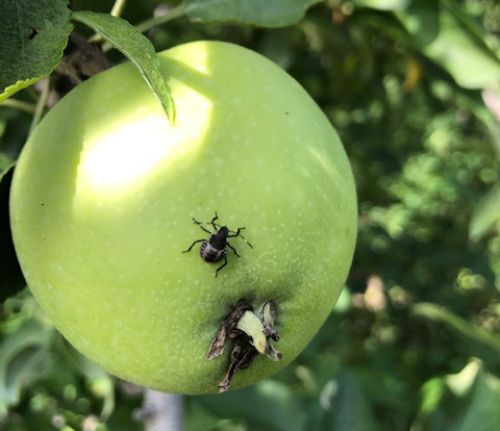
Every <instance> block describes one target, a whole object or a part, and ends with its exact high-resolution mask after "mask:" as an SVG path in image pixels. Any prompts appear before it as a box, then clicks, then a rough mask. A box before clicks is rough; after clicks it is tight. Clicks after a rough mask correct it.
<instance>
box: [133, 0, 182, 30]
mask: <svg viewBox="0 0 500 431" xmlns="http://www.w3.org/2000/svg"><path fill="white" fill-rule="evenodd" d="M186 12H187V7H186V6H185V5H184V4H180V5H179V6H176V7H174V8H173V9H171V10H170V11H168V12H167V13H166V14H164V15H160V16H155V17H154V18H151V19H148V20H146V21H143V22H141V23H139V24H137V25H136V26H135V27H136V28H137V30H139V31H140V32H141V33H144V32H145V31H148V30H150V29H152V28H153V27H156V26H158V25H161V24H165V23H167V22H169V21H172V20H174V19H176V18H180V17H181V16H183V15H185V14H186Z"/></svg>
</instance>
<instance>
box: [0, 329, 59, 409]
mask: <svg viewBox="0 0 500 431" xmlns="http://www.w3.org/2000/svg"><path fill="white" fill-rule="evenodd" d="M52 334H53V329H52V327H51V326H48V325H45V324H43V323H42V322H40V321H37V320H35V319H31V320H28V321H26V322H25V323H24V324H23V325H22V326H21V327H20V328H19V329H17V330H16V331H15V332H13V333H12V334H11V335H9V336H7V338H6V339H5V340H4V341H3V342H2V344H0V419H1V418H2V417H3V416H5V415H6V413H7V410H8V407H9V406H13V405H16V404H17V403H18V402H19V399H20V395H21V391H22V389H23V388H24V386H25V385H27V384H29V383H32V382H33V381H34V380H35V379H37V378H39V377H40V376H42V375H43V373H44V369H45V366H46V363H47V360H48V359H49V357H48V354H47V353H48V349H49V345H50V340H51V336H52Z"/></svg>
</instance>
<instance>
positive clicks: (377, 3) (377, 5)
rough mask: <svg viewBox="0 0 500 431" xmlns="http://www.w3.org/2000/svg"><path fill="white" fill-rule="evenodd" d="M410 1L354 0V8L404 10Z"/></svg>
mask: <svg viewBox="0 0 500 431" xmlns="http://www.w3.org/2000/svg"><path fill="white" fill-rule="evenodd" d="M410 1H411V0H354V1H353V3H354V4H355V5H356V6H364V7H369V8H372V9H379V10H394V9H404V8H405V7H406V6H408V4H409V3H410Z"/></svg>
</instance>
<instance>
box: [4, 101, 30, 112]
mask: <svg viewBox="0 0 500 431" xmlns="http://www.w3.org/2000/svg"><path fill="white" fill-rule="evenodd" d="M0 106H5V107H6V108H13V109H18V110H19V111H23V112H27V113H28V114H34V113H35V109H36V106H35V105H34V104H33V103H29V102H24V101H23V100H17V99H7V100H4V101H3V102H2V103H0Z"/></svg>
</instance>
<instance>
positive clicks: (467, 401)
mask: <svg viewBox="0 0 500 431" xmlns="http://www.w3.org/2000/svg"><path fill="white" fill-rule="evenodd" d="M471 365H473V366H475V368H476V369H477V373H476V375H475V379H474V381H473V383H472V385H471V387H470V389H469V391H468V393H467V396H466V397H464V400H463V403H462V404H463V406H462V407H463V408H461V409H459V410H458V411H459V412H462V413H461V415H460V417H459V418H458V420H456V421H455V423H454V424H452V425H451V424H450V429H453V430H457V431H496V430H498V424H499V423H500V408H499V406H500V380H499V379H498V378H497V377H495V376H493V375H491V374H489V373H488V372H486V371H485V370H484V368H483V366H482V363H481V361H477V360H475V361H473V362H471V363H470V364H468V365H467V366H466V367H465V369H464V370H462V371H461V372H460V373H459V374H458V375H454V376H453V378H457V377H459V378H460V377H462V376H460V375H463V378H465V379H467V378H468V374H470V372H467V373H464V371H465V370H466V369H467V370H468V369H469V368H471Z"/></svg>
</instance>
